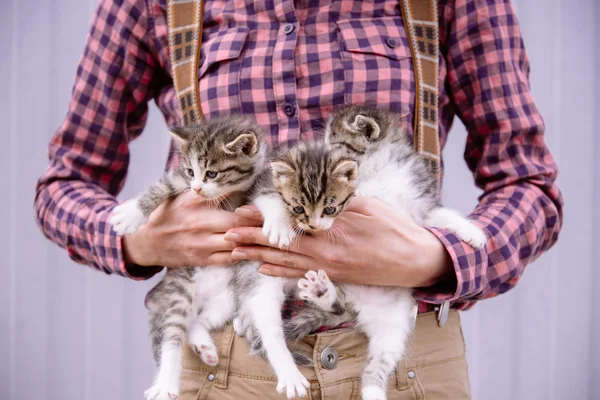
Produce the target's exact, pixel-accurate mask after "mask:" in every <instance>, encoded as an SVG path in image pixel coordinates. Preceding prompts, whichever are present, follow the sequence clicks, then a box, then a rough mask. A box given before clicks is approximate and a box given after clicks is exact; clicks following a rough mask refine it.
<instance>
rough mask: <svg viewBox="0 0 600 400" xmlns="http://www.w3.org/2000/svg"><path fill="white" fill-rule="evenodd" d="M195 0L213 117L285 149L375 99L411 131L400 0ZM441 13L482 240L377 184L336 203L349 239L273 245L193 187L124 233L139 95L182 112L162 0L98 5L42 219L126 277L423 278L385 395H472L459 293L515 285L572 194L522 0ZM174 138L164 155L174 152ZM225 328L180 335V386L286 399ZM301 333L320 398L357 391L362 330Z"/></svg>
mask: <svg viewBox="0 0 600 400" xmlns="http://www.w3.org/2000/svg"><path fill="white" fill-rule="evenodd" d="M205 3H206V4H205V15H204V29H203V45H202V59H201V62H202V63H201V66H200V70H199V90H200V96H201V105H202V109H203V110H204V115H205V117H206V118H211V117H215V116H221V115H229V114H230V113H232V112H241V113H244V114H246V115H249V116H251V117H253V118H254V119H255V120H256V121H257V122H258V123H259V125H261V127H263V128H264V129H265V131H266V132H268V133H270V141H271V144H272V145H273V146H274V147H277V146H285V145H288V144H291V143H293V142H295V141H298V140H303V141H309V140H313V139H314V138H316V137H318V136H319V135H321V134H322V131H323V126H324V119H325V118H327V116H328V115H329V114H330V113H331V112H332V110H333V109H334V107H336V106H340V105H342V104H370V105H375V106H376V107H380V108H383V109H390V110H393V111H395V112H398V113H399V114H400V115H402V118H403V121H404V124H405V129H406V130H407V131H408V132H409V133H412V132H413V127H412V119H413V112H414V105H415V93H414V90H415V78H414V74H413V70H412V61H411V53H410V48H409V45H408V41H407V39H406V31H405V28H404V25H403V23H402V14H401V12H400V9H399V7H398V1H397V0H382V1H376V2H372V1H364V2H354V1H345V0H337V1H329V0H321V1H319V0H317V1H310V2H308V1H292V0H281V1H278V2H276V3H274V2H272V1H266V0H253V1H246V2H243V1H233V0H223V1H219V2H216V1H210V0H207V1H206V2H205ZM438 13H439V42H440V57H439V77H440V93H439V107H440V108H439V116H440V117H439V135H440V144H441V146H442V147H443V145H444V144H445V142H446V139H447V135H448V132H449V130H450V127H451V125H452V122H453V119H454V117H455V116H458V118H459V119H460V120H461V122H462V123H463V124H464V125H465V126H466V128H467V131H468V138H467V141H466V146H465V151H464V159H465V161H466V163H467V165H468V167H469V169H470V170H471V171H472V173H473V177H474V183H475V184H476V186H477V187H479V188H481V189H482V190H483V194H482V195H481V196H480V198H479V202H478V205H477V207H476V208H475V210H474V211H473V212H472V213H471V214H470V218H471V219H472V220H473V221H474V222H475V223H476V224H477V225H478V226H480V227H481V228H482V229H483V230H484V232H485V233H486V235H487V236H488V237H489V240H488V243H487V244H486V247H485V249H483V250H477V251H476V250H474V249H473V248H471V247H470V246H469V245H467V244H466V243H463V242H461V241H460V240H459V239H458V238H457V237H456V236H455V235H453V234H452V233H450V232H448V231H445V230H443V229H439V228H436V227H420V226H417V225H415V224H414V223H412V222H411V221H409V220H407V219H406V218H404V217H403V216H402V215H400V214H399V213H398V212H397V211H396V210H394V209H392V208H390V207H387V206H384V205H383V204H381V203H380V202H378V201H376V200H374V199H369V198H357V199H355V200H353V201H352V203H351V205H350V207H349V209H348V211H347V212H345V213H344V214H343V215H342V216H341V217H340V218H339V219H338V221H336V224H338V226H339V227H340V229H342V230H343V231H344V232H345V235H346V236H347V240H344V241H338V242H337V243H335V244H334V243H326V244H321V245H318V244H316V243H315V241H313V242H310V244H311V245H310V246H309V245H308V244H307V243H309V242H303V241H307V240H311V239H314V238H306V237H304V238H300V239H299V243H298V245H297V246H296V248H295V252H294V251H291V252H285V251H281V250H278V249H275V248H273V247H270V246H269V244H268V242H267V241H266V240H265V237H263V236H262V234H261V228H260V225H261V220H260V215H259V214H258V212H257V211H256V209H253V208H252V207H242V208H240V209H238V210H236V212H235V213H229V212H225V211H219V210H214V209H211V208H209V207H207V206H206V205H205V204H204V203H203V202H202V201H201V200H199V198H198V197H197V196H195V195H194V194H192V193H185V194H182V195H180V196H179V197H177V198H176V199H174V200H173V201H172V202H169V203H167V204H164V205H163V206H161V207H160V208H159V209H158V210H157V211H156V212H155V213H154V214H153V215H152V217H151V219H150V221H149V223H148V224H146V225H145V226H143V227H142V228H141V229H140V230H139V231H138V232H137V233H136V234H135V235H132V236H126V237H124V238H122V239H121V238H119V237H117V236H116V234H115V233H114V232H113V231H112V230H111V227H110V224H109V223H108V222H107V220H108V218H109V216H110V213H111V211H112V209H113V208H114V207H115V205H117V200H116V199H115V196H117V194H118V193H119V191H120V190H121V188H122V186H123V183H124V181H125V178H126V175H127V167H128V163H129V143H130V142H131V141H133V140H134V139H136V138H137V137H138V136H139V135H140V134H141V133H142V131H143V129H144V125H145V123H146V117H147V113H148V102H149V101H150V100H151V99H154V101H155V102H156V104H157V105H158V107H159V108H160V110H161V111H162V113H163V115H164V117H165V119H166V122H167V124H168V125H169V126H176V125H179V124H181V116H180V112H179V105H178V104H177V101H176V97H175V92H174V88H173V82H172V78H171V73H170V71H171V65H170V59H169V46H168V36H167V34H168V32H167V14H166V4H165V0H103V1H101V2H100V4H99V5H98V7H97V10H96V12H95V16H94V18H93V21H92V25H91V28H90V30H89V34H88V36H87V39H86V46H85V51H84V53H83V57H82V58H81V60H80V62H79V66H78V68H77V76H76V79H75V83H74V87H73V92H72V99H71V104H70V106H69V110H68V113H67V116H66V118H65V120H64V123H63V124H62V125H61V126H60V128H59V129H58V130H57V131H56V133H55V135H54V136H53V137H52V140H51V142H50V145H49V164H48V167H47V169H46V171H45V172H44V173H43V175H42V176H41V177H40V179H39V181H38V183H37V192H36V198H35V211H36V215H37V220H38V221H39V225H40V227H41V229H42V231H43V232H44V234H45V235H46V236H47V237H48V238H49V239H50V240H52V241H54V242H55V243H57V244H58V245H60V246H61V247H63V248H65V249H66V250H67V252H68V254H69V256H70V257H71V258H72V259H73V260H74V261H76V262H78V263H82V264H86V265H89V266H91V267H93V268H95V269H98V270H100V271H104V272H105V273H108V274H118V275H121V276H123V277H126V278H129V279H135V280H144V279H148V278H150V277H152V276H153V275H155V274H156V273H158V272H159V271H161V270H162V268H163V267H162V266H166V267H167V268H177V267H182V266H189V265H208V264H231V263H233V262H235V261H236V260H240V259H251V260H260V261H263V262H264V263H263V266H262V268H261V273H264V274H267V275H272V276H288V277H300V276H302V275H303V274H304V273H305V272H306V270H308V269H312V268H321V269H324V270H326V271H327V272H328V273H329V275H330V277H331V278H332V279H334V280H338V281H341V282H352V283H361V284H367V285H388V286H407V287H414V288H417V290H416V293H415V297H416V299H417V300H418V301H419V317H418V318H417V323H416V328H415V334H414V338H413V339H412V340H411V342H410V343H409V349H408V352H407V356H406V358H405V360H404V361H403V362H402V363H401V365H398V368H397V373H396V375H395V376H393V377H390V389H389V398H390V399H397V398H403V399H404V398H417V397H419V396H423V395H424V393H425V394H427V398H432V399H433V398H439V397H444V398H448V397H450V398H455V399H458V398H470V389H469V382H468V372H467V365H466V361H465V351H464V341H463V337H462V331H461V327H460V318H459V314H458V312H457V310H466V309H469V308H471V307H472V306H473V305H474V304H475V303H476V302H478V301H480V300H482V299H486V298H489V297H493V296H496V295H499V294H502V293H505V292H506V291H508V290H510V289H511V288H513V287H514V286H515V285H516V284H517V282H518V280H519V278H520V276H521V274H522V273H523V270H524V269H525V267H526V266H527V265H528V264H530V263H531V262H532V261H533V260H535V259H536V258H538V257H539V256H540V255H541V254H543V253H544V252H545V251H546V250H547V249H549V248H550V247H551V246H552V245H553V244H554V243H555V242H556V240H557V238H558V235H559V232H560V228H561V224H562V208H563V199H562V195H561V193H560V190H559V188H558V187H557V185H556V183H555V180H556V177H557V172H558V169H557V166H556V164H555V162H554V159H553V157H552V155H551V153H550V152H549V150H548V148H547V147H546V145H545V143H544V122H543V119H542V116H541V115H540V112H539V111H538V109H537V108H536V105H535V103H534V100H533V98H532V95H531V89H530V83H529V61H528V57H527V53H526V50H525V47H524V44H523V40H522V37H521V33H520V30H519V25H518V21H517V17H516V15H515V11H514V7H513V5H512V4H511V3H510V1H506V0H495V1H494V0H492V1H487V2H482V1H478V0H441V1H439V2H438ZM390 37H392V38H396V39H398V40H395V41H390V40H388V38H390ZM170 154H171V156H170V157H169V162H168V167H171V166H172V165H174V163H176V162H177V156H176V155H175V153H174V152H173V151H171V153H170ZM450 156H452V157H455V156H457V155H454V154H452V155H450ZM191 215H193V218H190V216H191ZM321 243H323V242H321ZM444 302H449V304H450V305H451V308H452V310H451V311H450V313H449V314H448V320H447V322H446V323H445V324H440V323H438V321H437V315H439V313H436V312H435V311H434V310H435V309H436V307H437V306H439V305H440V304H442V303H444ZM390 318H393V316H390ZM440 325H443V326H440ZM231 332H232V331H231V330H230V329H229V330H228V329H226V330H223V331H222V332H217V333H215V340H216V343H219V344H218V346H219V349H220V352H221V362H220V364H219V366H218V367H217V369H210V368H208V367H206V366H205V365H203V364H202V363H201V361H200V360H199V358H198V357H196V356H194V354H193V353H192V352H191V351H189V349H187V350H186V355H185V357H184V358H185V359H184V374H183V378H182V383H181V385H182V392H181V396H180V398H182V399H188V398H199V399H207V398H208V399H230V398H231V399H234V398H238V399H239V398H244V399H256V398H262V399H267V398H279V396H280V395H278V394H277V393H276V392H275V384H276V383H275V382H274V377H273V376H272V375H271V373H270V371H269V368H268V365H267V364H266V363H265V362H264V360H261V359H256V358H253V357H250V356H249V355H247V354H246V351H247V347H245V342H244V339H243V338H239V337H237V336H235V335H232V333H231ZM299 345H300V346H304V348H305V350H307V351H309V352H312V353H313V354H314V355H315V356H314V358H315V361H316V365H315V367H314V368H312V369H308V368H305V369H303V370H302V371H303V373H305V375H306V376H307V377H308V378H309V381H310V382H311V387H310V394H311V396H312V397H311V398H313V399H321V398H322V399H325V398H335V399H343V398H355V397H352V396H357V393H358V390H359V389H358V377H359V376H360V369H361V367H362V363H363V362H364V355H365V343H364V337H362V336H361V335H360V334H358V333H355V332H353V331H352V330H350V329H335V330H329V331H326V332H320V333H316V334H315V335H311V336H309V337H308V338H307V339H306V340H305V341H303V342H302V343H300V344H299Z"/></svg>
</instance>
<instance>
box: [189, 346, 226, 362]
mask: <svg viewBox="0 0 600 400" xmlns="http://www.w3.org/2000/svg"><path fill="white" fill-rule="evenodd" d="M190 346H192V350H194V353H196V354H198V355H199V356H200V359H201V360H202V362H203V363H204V364H206V365H209V366H211V367H214V366H215V365H217V364H218V363H219V355H218V354H217V348H216V347H215V345H213V344H193V343H190Z"/></svg>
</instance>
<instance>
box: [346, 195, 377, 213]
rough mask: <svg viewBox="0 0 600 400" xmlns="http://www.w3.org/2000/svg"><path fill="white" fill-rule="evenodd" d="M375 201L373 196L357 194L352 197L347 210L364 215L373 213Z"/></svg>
mask: <svg viewBox="0 0 600 400" xmlns="http://www.w3.org/2000/svg"><path fill="white" fill-rule="evenodd" d="M374 201H375V199H374V198H372V197H363V196H357V197H353V198H352V199H350V203H348V207H346V210H345V211H350V212H355V213H359V214H364V215H373V202H374Z"/></svg>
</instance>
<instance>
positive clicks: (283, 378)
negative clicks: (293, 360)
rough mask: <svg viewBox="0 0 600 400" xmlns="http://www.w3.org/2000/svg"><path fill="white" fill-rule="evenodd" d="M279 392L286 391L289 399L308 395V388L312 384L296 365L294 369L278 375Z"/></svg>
mask: <svg viewBox="0 0 600 400" xmlns="http://www.w3.org/2000/svg"><path fill="white" fill-rule="evenodd" d="M277 378H278V382H277V393H285V394H286V396H287V398H288V399H294V398H296V395H298V397H304V396H306V388H308V387H309V386H310V385H309V383H308V380H306V378H305V377H304V375H302V373H301V372H300V371H299V370H298V368H296V367H295V366H294V370H293V371H291V370H290V371H289V372H288V373H284V374H281V375H280V376H278V377H277Z"/></svg>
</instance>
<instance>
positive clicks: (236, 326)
mask: <svg viewBox="0 0 600 400" xmlns="http://www.w3.org/2000/svg"><path fill="white" fill-rule="evenodd" d="M233 330H234V331H235V333H236V335H238V336H242V337H243V336H244V333H245V331H246V329H245V328H244V325H243V324H242V320H241V319H240V318H238V317H235V318H234V319H233Z"/></svg>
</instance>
